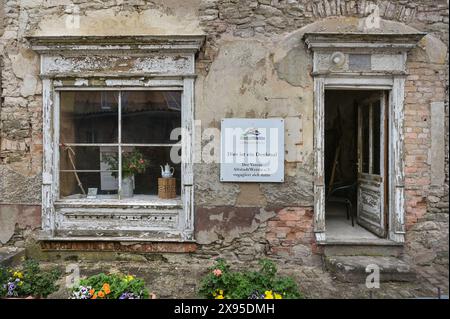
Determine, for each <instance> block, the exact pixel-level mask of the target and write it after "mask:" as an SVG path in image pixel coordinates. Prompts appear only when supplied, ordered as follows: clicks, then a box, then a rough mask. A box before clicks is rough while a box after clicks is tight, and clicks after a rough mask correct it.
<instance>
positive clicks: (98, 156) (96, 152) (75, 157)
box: [59, 145, 118, 171]
mask: <svg viewBox="0 0 450 319" xmlns="http://www.w3.org/2000/svg"><path fill="white" fill-rule="evenodd" d="M117 153H118V147H117V146H67V145H61V146H60V148H59V155H60V156H59V157H60V170H62V171H65V170H71V171H72V170H112V169H113V168H111V167H110V165H109V164H108V163H110V162H111V160H110V158H111V157H115V158H117ZM115 169H116V170H117V169H118V168H117V167H116V168H115Z"/></svg>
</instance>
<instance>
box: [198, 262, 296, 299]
mask: <svg viewBox="0 0 450 319" xmlns="http://www.w3.org/2000/svg"><path fill="white" fill-rule="evenodd" d="M259 264H260V269H259V271H243V272H238V271H234V272H233V271H230V266H229V265H228V264H227V263H226V262H225V261H224V260H223V259H219V260H217V264H216V265H215V266H214V267H213V268H211V269H210V272H209V273H208V274H207V275H206V276H205V277H204V278H203V280H202V283H201V288H200V290H199V293H200V295H201V296H203V297H205V298H208V299H213V298H216V299H248V298H254V299H263V298H265V299H272V298H275V299H281V298H288V299H297V298H302V295H301V294H300V292H299V290H298V287H297V284H296V282H295V281H294V280H293V279H292V278H291V277H283V276H278V275H277V268H276V265H275V264H274V263H273V262H272V261H270V260H268V259H262V260H261V261H260V262H259Z"/></svg>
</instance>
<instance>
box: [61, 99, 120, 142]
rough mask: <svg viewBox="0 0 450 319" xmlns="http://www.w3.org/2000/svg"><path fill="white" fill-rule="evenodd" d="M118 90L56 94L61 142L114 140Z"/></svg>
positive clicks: (115, 138) (115, 140)
mask: <svg viewBox="0 0 450 319" xmlns="http://www.w3.org/2000/svg"><path fill="white" fill-rule="evenodd" d="M118 94H119V93H118V92H113V91H70V92H69V91H65V92H61V96H60V105H61V109H60V113H61V121H60V132H61V133H60V135H61V136H60V142H61V143H117V142H118V140H117V137H118V130H117V127H118V120H119V119H118V111H117V110H118Z"/></svg>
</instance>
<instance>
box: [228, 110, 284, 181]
mask: <svg viewBox="0 0 450 319" xmlns="http://www.w3.org/2000/svg"><path fill="white" fill-rule="evenodd" d="M220 151H221V157H220V158H221V163H220V181H222V182H283V181H284V120H283V119H281V118H272V119H232V118H230V119H223V120H222V125H221V148H220Z"/></svg>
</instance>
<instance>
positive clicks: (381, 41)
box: [304, 32, 424, 242]
mask: <svg viewBox="0 0 450 319" xmlns="http://www.w3.org/2000/svg"><path fill="white" fill-rule="evenodd" d="M423 36H424V34H422V33H407V34H398V35H393V34H391V35H386V36H383V34H356V33H351V34H350V33H321V32H317V33H306V34H305V35H304V40H305V43H306V45H307V47H308V49H310V50H312V51H313V76H314V161H315V169H316V171H315V178H314V231H315V235H316V240H317V241H318V242H320V241H325V240H326V236H325V190H324V167H323V165H324V149H323V147H324V127H323V125H324V119H323V117H324V101H323V99H324V92H325V88H330V89H366V90H370V89H373V90H389V91H391V93H390V105H389V107H388V108H389V119H390V123H389V134H390V139H389V140H390V143H389V155H390V158H389V164H390V168H389V169H390V171H389V174H388V175H389V177H390V180H389V194H393V196H391V197H390V202H389V214H390V217H389V221H390V229H389V239H391V240H394V241H397V242H404V229H405V216H404V214H405V194H404V167H403V160H404V151H403V142H404V137H403V136H404V135H403V123H404V105H403V102H404V101H403V100H404V81H405V79H404V75H405V74H406V57H407V51H409V50H410V49H412V48H414V47H415V46H416V45H417V42H418V41H419V40H420V39H421V38H422V37H423ZM335 52H342V53H343V54H345V56H347V55H348V54H349V53H357V54H367V55H370V56H371V64H372V66H371V69H370V70H365V71H364V72H358V73H355V72H352V71H351V70H349V68H348V64H347V62H344V63H343V64H342V65H340V67H338V68H335V67H332V63H333V62H332V59H331V56H332V55H333V54H334V53H335Z"/></svg>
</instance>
